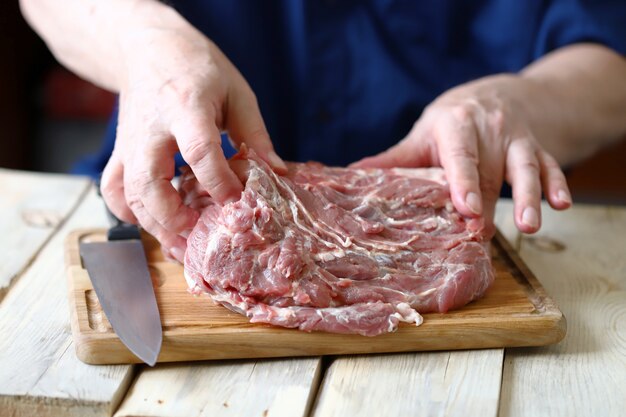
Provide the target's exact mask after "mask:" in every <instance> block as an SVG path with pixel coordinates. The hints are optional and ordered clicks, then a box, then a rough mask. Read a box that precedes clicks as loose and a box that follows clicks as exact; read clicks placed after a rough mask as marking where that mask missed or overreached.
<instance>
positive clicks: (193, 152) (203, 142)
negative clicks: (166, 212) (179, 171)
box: [172, 116, 243, 204]
mask: <svg viewBox="0 0 626 417" xmlns="http://www.w3.org/2000/svg"><path fill="white" fill-rule="evenodd" d="M172 134H173V135H174V136H175V137H176V141H177V142H178V146H179V148H180V151H181V154H182V156H183V158H184V159H185V161H186V162H187V163H188V164H189V166H190V167H191V170H192V171H193V173H194V174H195V176H196V178H197V179H198V181H199V182H200V184H201V185H202V186H203V187H204V188H205V189H206V190H207V191H208V193H209V194H210V195H211V197H213V198H214V199H215V200H216V201H218V202H220V203H222V204H224V203H227V202H232V201H236V200H238V199H239V198H240V196H241V191H242V190H243V186H242V184H241V182H240V181H239V179H238V178H237V176H236V175H235V173H234V172H233V171H232V170H231V169H230V168H229V166H228V163H227V162H226V158H225V157H224V152H223V151H222V146H221V137H220V132H219V130H218V129H217V126H216V125H215V123H214V121H213V120H210V119H209V118H206V117H202V116H200V117H198V116H196V117H187V118H185V119H184V120H181V121H180V122H179V123H175V124H174V126H173V128H172Z"/></svg>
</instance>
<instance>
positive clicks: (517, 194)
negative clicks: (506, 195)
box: [506, 140, 541, 233]
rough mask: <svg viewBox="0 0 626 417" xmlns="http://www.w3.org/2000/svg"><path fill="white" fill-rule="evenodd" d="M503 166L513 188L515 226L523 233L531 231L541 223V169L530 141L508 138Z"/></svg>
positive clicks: (536, 228)
mask: <svg viewBox="0 0 626 417" xmlns="http://www.w3.org/2000/svg"><path fill="white" fill-rule="evenodd" d="M506 166H507V168H506V172H507V178H508V180H509V183H510V184H511V187H512V188H513V202H514V207H515V208H514V216H515V223H516V224H517V228H518V229H519V230H520V231H522V232H524V233H534V232H536V231H537V230H539V227H540V226H541V207H540V203H541V183H540V174H541V171H540V166H539V160H538V158H537V155H536V153H535V149H534V147H533V146H532V144H531V143H530V141H527V140H514V141H512V143H511V145H510V146H509V150H508V153H507V161H506Z"/></svg>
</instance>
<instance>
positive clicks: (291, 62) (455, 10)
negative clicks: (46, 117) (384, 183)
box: [20, 0, 626, 260]
mask: <svg viewBox="0 0 626 417" xmlns="http://www.w3.org/2000/svg"><path fill="white" fill-rule="evenodd" d="M168 3H169V4H163V3H161V2H158V1H155V0H132V1H131V0H108V1H106V2H95V3H93V2H85V1H80V0H67V1H64V2H58V1H55V0H21V2H20V4H21V8H22V11H23V14H24V15H25V17H26V19H27V20H28V21H29V22H30V24H31V25H32V26H33V28H35V30H37V31H38V32H39V34H40V35H41V36H42V37H43V39H44V40H45V41H46V42H47V43H48V45H49V47H50V49H51V50H52V52H53V53H54V55H55V56H56V57H57V59H58V60H59V61H60V62H61V63H63V64H64V65H65V66H67V67H68V68H70V69H71V70H73V71H75V72H76V73H77V74H79V75H81V76H82V77H84V78H86V79H88V80H90V81H92V82H94V83H96V84H98V85H100V86H102V87H104V88H108V89H110V90H112V91H115V92H118V93H119V117H118V126H117V133H116V137H117V138H116V141H115V145H114V148H113V150H112V154H111V156H110V159H109V160H108V163H107V165H106V168H105V169H104V172H103V176H102V185H101V188H102V192H103V196H104V198H105V200H106V202H107V204H108V205H109V207H110V208H111V210H112V211H113V212H114V213H115V214H116V215H117V216H118V217H120V218H122V219H123V220H125V221H128V222H139V223H140V224H141V225H142V226H143V227H144V228H145V229H146V230H147V231H148V232H150V233H151V234H153V235H154V236H155V237H156V238H157V239H158V240H159V241H160V242H161V243H162V244H163V245H164V246H165V247H166V248H169V250H170V253H171V254H172V255H173V256H174V257H176V258H177V259H179V260H182V258H183V253H184V248H185V238H184V236H185V234H186V233H187V232H188V230H189V229H190V228H191V227H193V225H194V224H195V222H196V221H197V219H198V213H196V212H195V211H194V210H192V209H191V208H189V207H186V206H185V205H183V204H182V202H181V199H180V197H179V195H178V194H177V192H176V190H175V189H174V188H173V186H172V185H171V182H170V180H171V179H172V177H173V176H174V173H175V162H174V160H175V155H176V153H177V152H179V151H180V153H181V154H182V157H183V158H184V161H185V162H186V163H188V164H189V166H190V167H191V169H192V170H193V172H194V173H195V175H196V176H197V178H198V180H199V181H200V183H201V184H202V186H203V187H205V188H206V190H207V191H208V192H209V193H210V194H211V195H212V196H213V197H214V198H215V199H217V200H218V201H219V202H223V203H226V202H229V201H233V200H235V199H237V197H238V195H239V193H240V192H241V190H242V184H241V182H240V181H239V179H238V178H237V176H236V175H235V174H234V173H233V171H232V170H231V169H230V168H229V165H228V162H227V160H226V158H225V155H224V152H223V150H222V146H221V137H220V134H221V132H227V134H228V137H229V139H230V140H231V141H232V142H233V143H234V144H235V146H238V145H240V144H241V143H242V142H245V143H246V144H247V145H248V146H249V147H251V148H253V149H255V151H256V152H257V153H258V154H259V155H260V156H261V157H262V158H263V159H265V160H266V161H267V162H268V163H269V164H270V165H271V166H272V168H273V169H275V170H276V171H277V172H279V173H280V172H283V171H284V170H285V164H284V162H283V160H282V159H281V158H280V157H279V156H278V154H281V155H283V157H286V158H288V159H296V160H298V159H299V160H302V159H316V160H320V161H322V162H325V163H329V164H338V165H340V164H347V163H350V162H352V165H351V166H354V167H396V166H401V167H419V166H442V167H443V168H444V170H445V173H446V176H447V178H448V181H449V183H450V191H451V197H452V201H453V203H454V205H455V207H456V208H457V209H458V210H459V211H460V212H461V213H462V214H463V215H466V216H473V217H476V216H484V217H485V218H486V219H487V221H488V222H491V220H492V219H493V215H494V209H495V203H496V200H497V198H498V196H499V191H500V188H501V185H502V183H503V180H504V179H506V181H507V182H508V183H509V184H511V186H512V194H513V199H514V207H515V208H514V216H515V223H516V225H517V227H518V228H519V230H521V231H522V232H524V233H533V232H535V231H537V230H538V229H539V227H540V224H541V218H540V200H541V196H542V191H543V193H544V195H545V197H546V199H547V201H548V202H549V204H550V205H551V206H552V207H553V208H555V209H558V210H561V209H566V208H568V207H569V206H570V205H571V204H572V200H571V196H570V192H569V190H568V187H567V183H566V178H565V176H564V174H563V172H562V169H561V167H562V166H567V165H569V164H572V163H575V162H576V161H578V160H580V159H581V158H584V157H586V156H588V155H590V154H592V153H593V152H594V151H595V150H597V149H599V148H600V147H602V146H604V145H606V144H609V143H611V142H613V141H615V140H617V139H618V138H620V137H623V136H624V135H625V134H626V117H625V114H624V109H626V61H625V60H624V57H623V54H624V53H626V23H625V21H624V19H625V16H626V5H625V4H624V2H622V1H608V0H605V1H589V0H588V1H578V2H574V1H567V0H553V1H539V0H533V1H527V2H518V1H515V0H483V1H476V2H463V1H455V0H450V1H446V2H426V1H424V2H412V1H404V0H370V1H362V2H359V1H344V2H341V1H333V0H325V1H321V0H320V1H306V0H293V1H290V0H284V1H264V2H253V1H244V0H230V1H228V2H223V1H208V0H206V1H185V2H183V1H178V2H177V1H172V2H168ZM253 91H254V92H253ZM261 110H262V112H263V115H264V116H265V117H262V116H261ZM266 123H267V125H266ZM268 132H269V133H268ZM270 133H271V135H270Z"/></svg>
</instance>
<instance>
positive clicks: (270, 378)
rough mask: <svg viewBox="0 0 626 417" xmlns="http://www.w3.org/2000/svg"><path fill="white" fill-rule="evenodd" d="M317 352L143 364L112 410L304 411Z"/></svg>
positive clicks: (215, 414) (217, 414) (185, 415)
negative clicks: (309, 355) (303, 355)
mask: <svg viewBox="0 0 626 417" xmlns="http://www.w3.org/2000/svg"><path fill="white" fill-rule="evenodd" d="M320 368H321V360H320V359H319V358H307V359H289V360H263V361H243V362H242V361H227V362H211V363H197V364H193V365H180V364H176V365H173V364H163V365H159V366H158V367H156V368H153V369H144V370H143V371H142V372H141V374H140V375H139V377H138V378H137V380H136V382H135V383H134V384H133V386H132V387H131V389H130V390H129V392H128V396H127V397H126V398H125V399H124V402H123V403H122V405H121V406H120V409H119V410H118V411H117V413H116V414H115V417H126V416H168V417H176V416H180V417H200V416H207V417H209V416H210V417H222V416H224V417H226V416H232V417H239V416H263V417H278V416H285V417H288V416H294V417H296V416H306V415H308V409H309V405H310V401H311V399H312V398H313V397H314V396H315V392H316V390H317V386H318V380H319V375H320Z"/></svg>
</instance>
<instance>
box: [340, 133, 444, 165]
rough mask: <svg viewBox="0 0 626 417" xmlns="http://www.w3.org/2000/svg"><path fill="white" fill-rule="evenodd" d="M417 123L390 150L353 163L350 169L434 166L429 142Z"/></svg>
mask: <svg viewBox="0 0 626 417" xmlns="http://www.w3.org/2000/svg"><path fill="white" fill-rule="evenodd" d="M419 123H420V122H418V123H417V124H416V125H415V127H413V129H412V130H411V131H410V132H409V134H408V135H407V136H406V137H405V138H404V139H402V140H401V141H400V142H398V143H396V144H395V145H394V146H392V147H391V148H389V149H387V150H385V151H383V152H381V153H379V154H377V155H374V156H369V157H366V158H363V159H361V160H360V161H356V162H353V163H352V164H350V165H349V167H350V168H397V167H408V168H416V167H424V166H432V165H434V164H435V162H434V161H432V159H431V155H432V154H433V152H431V147H430V142H429V141H428V139H427V138H426V137H425V136H424V135H423V134H422V131H423V130H422V128H421V127H420V126H419Z"/></svg>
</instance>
